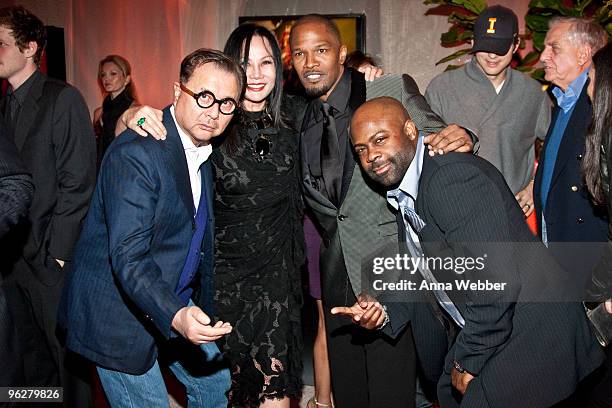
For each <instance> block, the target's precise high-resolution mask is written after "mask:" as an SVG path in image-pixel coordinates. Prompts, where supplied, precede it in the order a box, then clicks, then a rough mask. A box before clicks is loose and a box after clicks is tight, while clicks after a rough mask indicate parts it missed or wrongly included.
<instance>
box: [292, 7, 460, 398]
mask: <svg viewBox="0 0 612 408" xmlns="http://www.w3.org/2000/svg"><path fill="white" fill-rule="evenodd" d="M290 45H291V53H292V62H293V67H294V68H295V70H296V72H297V75H298V78H299V80H300V82H301V83H302V85H303V86H304V88H305V90H306V94H307V95H308V96H309V97H311V98H312V100H311V101H310V103H309V105H308V107H307V109H306V113H305V116H304V120H303V122H302V132H301V135H300V137H301V155H302V156H301V159H302V168H303V169H302V175H303V188H304V192H305V194H304V197H305V201H306V204H307V206H308V207H310V209H311V210H312V212H313V214H314V218H315V222H316V223H318V225H319V226H320V227H321V231H322V238H323V239H322V241H323V244H322V247H321V259H320V270H321V289H322V301H323V306H324V311H325V314H326V316H325V326H326V332H327V333H326V334H327V346H328V350H329V365H330V371H331V380H332V389H333V394H334V399H335V402H336V405H337V406H339V407H341V408H342V407H351V408H359V407H368V408H375V407H389V406H404V407H411V406H414V404H415V382H416V360H415V358H414V344H413V340H412V333H411V330H413V328H410V327H409V328H407V329H406V330H405V331H404V333H402V336H398V338H397V339H396V340H395V341H390V340H389V339H388V337H386V336H382V335H380V334H379V333H367V332H365V331H364V330H362V329H361V328H359V327H354V326H353V325H352V324H351V323H350V321H348V320H347V319H344V318H339V317H332V316H330V315H329V309H330V307H331V306H334V305H339V304H344V305H350V304H353V302H354V301H355V294H356V293H359V285H360V274H361V259H362V258H363V257H364V256H365V255H366V253H367V252H368V251H370V249H371V247H370V244H371V242H372V240H373V239H374V240H375V239H378V238H380V237H381V236H383V237H385V238H388V239H390V240H393V239H395V238H394V236H395V234H397V228H396V226H395V222H394V216H393V214H391V212H390V211H388V210H387V206H386V202H385V199H384V197H383V195H382V194H381V192H380V191H378V190H377V189H376V188H375V187H374V186H372V185H371V184H368V183H366V182H365V181H364V179H363V177H362V175H361V172H360V171H359V169H358V167H357V164H356V163H355V159H354V157H353V154H352V150H351V146H350V141H349V137H348V126H349V122H350V119H351V116H352V113H353V112H354V110H355V109H356V108H357V107H358V106H359V105H361V103H363V102H364V101H365V100H366V99H367V98H368V97H369V96H371V95H372V94H377V95H381V94H383V95H389V94H393V95H395V96H396V97H397V98H399V99H401V100H402V101H403V102H404V104H405V106H406V107H407V109H408V110H409V111H410V113H411V114H412V115H413V116H414V117H415V121H416V122H417V124H418V126H419V128H421V129H423V130H424V131H427V132H438V133H436V134H435V135H433V136H429V137H428V140H427V141H428V143H430V146H431V148H433V149H434V150H436V151H437V152H440V151H450V150H455V149H461V150H462V151H471V150H472V140H471V138H470V137H469V136H468V134H467V133H466V132H465V131H464V130H463V129H461V128H460V127H459V126H457V125H451V126H449V127H448V128H445V124H444V123H443V122H442V120H440V118H439V117H437V115H435V114H434V113H433V112H432V111H431V109H430V108H429V105H428V104H427V102H426V101H425V99H424V98H423V96H422V95H421V94H420V93H419V90H418V87H417V85H416V83H415V82H414V80H413V79H412V78H411V77H410V76H408V75H403V76H395V79H394V78H393V77H381V78H379V79H378V80H375V81H373V82H372V83H366V81H365V80H364V76H363V75H361V74H360V73H358V72H354V71H351V70H348V69H344V66H343V63H344V60H345V58H346V52H347V49H346V46H344V45H343V44H342V42H341V38H340V34H339V32H338V28H337V27H336V26H335V24H334V23H333V22H331V21H330V20H329V19H327V18H325V17H323V16H320V15H309V16H305V17H302V18H301V19H300V20H298V21H297V22H296V24H295V25H294V26H293V28H292V31H291V38H290ZM355 169H357V170H355ZM432 319H433V317H432ZM430 320H431V319H430ZM434 324H436V323H434ZM415 330H416V329H415ZM441 333H442V337H443V329H442V330H441ZM442 348H444V345H442ZM400 352H401V353H402V354H400V356H401V357H400V358H398V353H400Z"/></svg>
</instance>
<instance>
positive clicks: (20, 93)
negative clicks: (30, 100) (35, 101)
mask: <svg viewBox="0 0 612 408" xmlns="http://www.w3.org/2000/svg"><path fill="white" fill-rule="evenodd" d="M40 75H42V74H41V73H40V71H39V70H36V71H34V73H32V75H30V76H29V78H28V79H26V80H25V81H24V82H23V83H22V84H21V85H19V87H18V88H17V89H14V90H13V88H11V87H9V89H8V90H7V94H9V95H10V94H13V95H14V96H15V99H17V101H18V102H19V106H21V105H23V103H24V102H25V100H26V98H27V96H28V93H29V92H30V88H32V84H33V83H34V79H35V78H38V77H39V76H40Z"/></svg>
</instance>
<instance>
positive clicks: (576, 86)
mask: <svg viewBox="0 0 612 408" xmlns="http://www.w3.org/2000/svg"><path fill="white" fill-rule="evenodd" d="M607 42H608V35H607V33H606V32H605V30H604V29H603V28H602V27H601V26H599V25H598V24H596V23H595V22H593V21H590V20H585V19H580V18H553V19H552V20H551V21H550V24H549V30H548V33H547V34H546V39H545V41H544V44H545V48H544V51H543V52H542V55H541V56H540V61H541V62H542V63H543V64H544V70H545V78H546V80H548V81H550V82H552V84H553V89H552V93H553V95H554V96H555V99H556V104H555V108H554V110H553V116H552V122H551V124H550V127H549V129H548V134H547V136H546V140H545V143H544V147H543V149H542V154H541V157H540V162H539V167H538V170H537V173H536V177H535V185H534V203H535V209H536V214H537V220H538V230H539V232H540V235H541V238H542V240H543V241H544V243H545V244H546V245H547V246H548V247H549V248H550V250H551V251H552V253H553V255H554V256H555V257H556V258H557V260H558V262H559V264H560V265H562V266H563V267H565V268H567V269H568V270H569V271H572V272H573V276H574V277H575V279H574V281H573V282H569V283H568V284H571V285H580V286H575V287H581V286H584V285H585V283H586V282H587V280H589V279H590V276H591V270H592V269H593V267H594V266H595V264H596V262H597V261H598V259H599V257H600V256H601V248H602V246H600V245H593V243H595V242H603V241H605V240H606V233H607V223H606V221H605V208H604V207H599V208H598V207H595V206H594V205H593V204H592V202H591V200H590V197H589V194H588V191H587V189H586V185H585V183H584V182H583V178H582V173H581V170H580V168H581V160H582V157H583V154H584V150H585V136H586V134H587V131H588V126H589V124H590V122H591V116H592V108H591V104H590V102H589V99H588V95H587V86H588V80H589V79H588V72H589V69H590V67H591V63H592V59H591V58H592V56H593V54H595V52H597V50H599V49H600V48H602V47H603V46H605V45H606V43H607ZM611 354H612V353H611V350H610V348H608V350H607V361H608V362H607V364H606V366H608V367H610V366H611V365H610V362H611V361H612V355H611ZM603 370H604V368H602V371H603ZM607 370H608V371H610V369H609V368H607ZM611 381H612V375H611V373H607V375H606V374H605V373H603V376H601V377H598V378H593V379H592V380H591V381H588V383H589V384H584V385H583V386H582V387H581V388H582V389H580V390H579V391H578V392H577V393H576V394H575V395H574V396H573V397H572V398H571V399H570V400H568V401H567V402H566V405H567V406H572V407H574V406H589V407H603V406H610V405H609V404H610V403H611V400H612V393H611V392H610V390H612V387H610V385H609V384H610V382H611ZM606 390H607V391H606ZM587 401H588V402H587ZM564 406H565V405H564Z"/></svg>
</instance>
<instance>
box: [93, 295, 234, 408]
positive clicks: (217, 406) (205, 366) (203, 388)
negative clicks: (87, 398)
mask: <svg viewBox="0 0 612 408" xmlns="http://www.w3.org/2000/svg"><path fill="white" fill-rule="evenodd" d="M189 305H190V306H192V305H193V303H192V302H191V301H190V302H189ZM175 340H179V339H175ZM176 344H180V342H177V343H176ZM193 349H194V350H191V351H196V353H197V356H194V353H191V354H189V357H188V358H187V359H183V360H176V361H174V362H173V363H171V364H170V366H169V367H170V370H172V372H173V373H174V375H175V376H176V378H177V379H178V380H179V381H180V382H181V383H183V385H184V386H185V389H186V391H187V402H188V407H189V408H196V407H198V408H199V407H201V408H226V407H227V397H226V392H227V391H229V389H230V386H231V380H230V373H229V369H228V368H227V366H226V364H225V363H224V362H223V355H222V354H221V352H220V351H219V348H218V347H217V345H216V344H215V343H214V342H212V343H205V344H202V345H200V347H199V350H198V349H197V348H195V347H194V348H193ZM171 351H172V350H171ZM181 361H182V362H181ZM186 365H188V366H189V368H188V367H185V366H186ZM191 367H193V368H191ZM97 370H98V375H99V376H100V382H101V383H102V387H103V388H104V392H105V393H106V396H107V397H108V401H109V403H110V405H111V407H112V408H116V407H119V408H142V407H155V408H157V407H168V406H169V402H168V392H167V390H166V386H165V384H164V380H163V378H162V375H161V371H160V369H159V363H158V362H157V361H155V364H153V367H151V368H150V369H149V371H147V372H146V373H144V374H142V375H132V374H126V373H122V372H120V371H114V370H107V369H105V368H102V367H97ZM202 371H205V372H204V373H203V372H202Z"/></svg>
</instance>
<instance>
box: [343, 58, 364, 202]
mask: <svg viewBox="0 0 612 408" xmlns="http://www.w3.org/2000/svg"><path fill="white" fill-rule="evenodd" d="M365 101H366V82H365V78H364V76H363V74H361V73H360V72H357V71H353V70H351V95H350V96H349V101H348V109H349V110H350V116H351V118H352V117H353V112H355V111H356V110H357V108H359V107H360V106H361V105H362V104H363V103H364V102H365ZM347 137H348V139H349V140H348V141H347V143H346V152H345V156H344V168H343V170H342V189H341V190H340V206H342V202H343V201H344V199H345V198H346V193H347V192H348V190H349V187H350V185H351V180H352V179H353V172H354V171H355V167H356V166H358V164H357V163H356V161H355V156H354V155H353V143H352V142H351V138H350V132H349V133H348V134H347Z"/></svg>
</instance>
